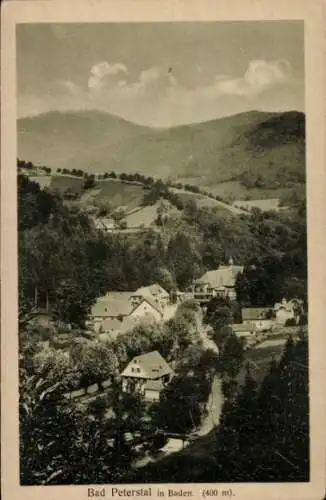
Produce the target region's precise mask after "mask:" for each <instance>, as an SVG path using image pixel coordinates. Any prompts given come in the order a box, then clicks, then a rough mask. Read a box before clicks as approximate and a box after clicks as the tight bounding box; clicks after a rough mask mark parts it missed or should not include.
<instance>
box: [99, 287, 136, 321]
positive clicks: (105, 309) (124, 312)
mask: <svg viewBox="0 0 326 500" xmlns="http://www.w3.org/2000/svg"><path fill="white" fill-rule="evenodd" d="M130 296H131V292H108V293H107V294H106V295H104V296H103V297H100V298H99V299H97V301H96V303H95V304H94V306H93V307H92V316H101V317H110V316H111V317H112V316H115V317H117V316H128V314H130V312H131V310H132V307H131V304H130V303H129V298H130Z"/></svg>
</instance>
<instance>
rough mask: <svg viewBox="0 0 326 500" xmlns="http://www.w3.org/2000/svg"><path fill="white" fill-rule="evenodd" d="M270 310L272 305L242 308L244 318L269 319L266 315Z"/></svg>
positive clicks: (245, 319)
mask: <svg viewBox="0 0 326 500" xmlns="http://www.w3.org/2000/svg"><path fill="white" fill-rule="evenodd" d="M270 310H271V308H270V307H244V308H242V309H241V315H242V320H243V321H252V320H257V319H267V318H266V315H267V313H268V312H269V311H270Z"/></svg>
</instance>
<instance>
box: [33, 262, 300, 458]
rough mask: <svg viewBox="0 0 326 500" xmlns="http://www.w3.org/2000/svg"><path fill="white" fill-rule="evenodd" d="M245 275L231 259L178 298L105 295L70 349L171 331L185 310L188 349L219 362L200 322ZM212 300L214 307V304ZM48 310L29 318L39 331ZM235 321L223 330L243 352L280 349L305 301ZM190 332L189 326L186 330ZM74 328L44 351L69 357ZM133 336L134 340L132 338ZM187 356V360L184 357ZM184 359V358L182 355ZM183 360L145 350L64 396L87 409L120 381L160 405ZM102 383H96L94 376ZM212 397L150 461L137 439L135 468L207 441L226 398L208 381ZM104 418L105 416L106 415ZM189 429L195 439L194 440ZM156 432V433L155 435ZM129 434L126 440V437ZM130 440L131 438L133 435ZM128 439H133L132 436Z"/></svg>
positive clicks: (154, 289)
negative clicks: (192, 425) (190, 317)
mask: <svg viewBox="0 0 326 500" xmlns="http://www.w3.org/2000/svg"><path fill="white" fill-rule="evenodd" d="M242 272H243V266H242V265H235V264H234V262H233V259H232V258H230V259H229V262H228V263H227V264H226V265H222V266H220V267H219V268H218V269H215V270H210V271H207V272H205V273H204V274H203V275H202V276H201V277H199V278H197V279H196V280H194V281H193V283H192V285H191V286H189V287H187V289H186V290H185V291H183V292H181V291H179V290H173V291H172V292H168V291H167V290H165V289H164V288H163V287H162V286H161V285H159V284H158V283H153V284H151V285H148V286H142V287H140V288H138V289H137V290H135V291H108V292H107V293H106V294H105V295H103V296H101V297H98V298H97V299H96V301H95V303H94V304H93V306H92V308H91V311H90V314H89V317H88V320H87V321H86V328H85V331H84V333H83V334H78V335H77V336H74V338H73V343H74V344H79V345H87V344H92V345H94V343H95V344H99V345H104V346H110V345H113V344H114V343H117V342H119V338H121V339H122V338H123V336H124V335H130V332H133V331H135V329H137V327H139V328H140V329H141V328H145V329H146V328H151V329H152V330H153V331H154V332H155V329H160V325H166V324H169V321H171V320H172V319H173V318H175V315H176V314H178V310H180V308H182V307H186V308H187V307H188V308H190V309H193V310H194V311H193V312H194V313H195V317H196V320H195V323H196V326H195V328H194V330H196V331H197V333H198V335H196V336H194V337H193V340H192V341H191V342H190V344H192V345H194V346H195V345H201V349H203V350H204V351H208V352H213V353H215V354H216V355H217V356H218V355H219V348H218V347H217V345H216V343H215V342H214V340H212V327H211V325H210V324H208V323H205V312H206V309H207V306H208V305H209V304H210V303H214V299H222V300H225V299H226V300H228V301H230V303H231V304H237V294H236V279H237V277H238V275H239V274H240V273H242ZM212 301H213V302H212ZM50 310H51V305H50V304H49V303H48V302H46V303H45V304H43V308H42V307H36V308H35V309H34V311H33V313H32V314H31V316H30V317H31V318H32V319H31V320H30V321H31V323H33V324H34V325H35V324H38V325H39V326H42V327H43V328H45V329H47V328H49V314H50ZM239 312H240V314H238V315H237V318H234V319H233V322H232V323H231V324H230V325H228V326H229V328H230V331H232V332H233V333H234V334H235V335H236V337H237V338H238V339H240V341H241V343H242V345H243V349H244V350H248V349H257V350H259V349H260V350H261V352H263V350H264V348H267V349H268V347H273V346H277V347H278V348H282V347H283V346H284V344H285V342H286V339H287V338H288V335H292V336H294V337H295V336H296V335H297V333H298V325H299V323H300V319H301V317H302V315H303V313H304V308H303V301H301V300H299V299H296V298H292V299H288V300H286V299H285V298H280V301H279V302H277V303H275V304H274V306H272V307H240V308H239ZM191 328H193V326H189V329H191ZM70 329H71V327H70V325H69V324H64V325H61V328H60V329H59V332H58V330H56V333H55V334H53V335H51V336H50V338H49V339H48V340H42V341H41V342H40V344H42V349H43V352H46V351H47V349H50V350H53V349H56V350H57V351H58V352H63V353H64V355H65V356H67V357H68V358H69V356H70V352H71V342H72V337H71V332H70V331H69V330H70ZM131 335H132V333H131ZM182 356H184V355H182ZM185 356H186V357H187V353H186V354H185ZM180 363H181V364H182V363H184V360H183V358H181V360H180V359H179V360H178V359H177V358H174V357H171V356H168V358H167V359H166V358H165V357H164V355H162V353H161V352H159V350H157V349H155V350H149V351H148V350H147V351H146V348H145V350H144V352H142V353H141V354H139V355H136V356H134V357H133V358H132V359H129V360H128V361H127V362H125V363H124V367H123V369H122V371H121V372H120V373H115V375H114V377H113V378H112V376H111V375H110V376H109V377H108V378H102V379H101V380H98V382H95V383H91V384H90V385H88V386H85V385H83V387H75V388H72V389H71V390H69V392H66V393H65V394H64V398H65V399H67V400H71V401H76V402H79V403H80V404H82V405H89V404H90V403H92V402H93V401H94V400H96V399H97V398H98V397H101V396H102V395H103V394H106V393H110V391H111V389H112V385H113V381H114V380H119V381H120V382H119V383H120V388H121V390H122V391H123V392H125V393H130V394H133V393H135V392H137V393H138V394H139V395H140V396H141V397H142V399H143V400H144V402H145V404H147V405H151V404H153V403H159V401H160V394H161V393H162V391H164V389H166V388H167V387H168V386H169V384H170V383H171V381H172V380H173V378H174V376H175V375H176V371H175V370H176V369H177V371H178V364H180ZM99 378H101V376H100V377H99ZM210 387H211V389H210V396H209V398H208V399H207V401H206V404H205V411H204V413H203V416H202V418H201V423H200V424H199V426H197V428H196V429H193V430H192V432H190V434H189V433H188V434H183V433H181V434H180V433H175V432H171V431H170V432H166V433H165V436H166V438H168V439H167V440H165V441H164V445H163V446H162V448H161V449H160V454H159V455H157V454H155V456H153V455H150V454H148V452H146V453H145V451H143V452H142V446H143V444H142V438H141V435H138V438H137V439H138V441H139V442H140V444H139V445H138V447H137V449H138V451H139V458H138V460H137V461H136V462H135V467H142V466H144V465H146V464H148V463H149V462H153V461H156V460H159V459H160V458H162V457H164V456H166V455H169V454H171V453H175V452H177V451H179V450H181V449H183V448H184V447H185V446H187V445H189V444H190V443H191V442H192V441H193V440H194V439H196V438H198V437H201V436H204V435H206V434H208V433H209V432H211V431H212V429H214V427H215V426H216V424H217V422H218V418H219V415H220V413H221V410H222V406H223V401H224V396H223V393H222V390H221V379H220V377H219V376H218V375H216V374H215V375H214V376H213V379H212V380H211V386H210ZM108 415H110V410H109V413H108ZM194 430H196V432H195V433H194ZM158 431H159V430H158ZM129 435H130V434H128V433H127V435H126V436H127V437H128V436H129ZM133 438H134V436H133ZM129 439H132V436H131V435H130V437H129Z"/></svg>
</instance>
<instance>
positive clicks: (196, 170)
mask: <svg viewBox="0 0 326 500" xmlns="http://www.w3.org/2000/svg"><path fill="white" fill-rule="evenodd" d="M17 127H18V154H19V156H20V157H21V158H28V159H30V160H31V161H33V162H34V163H36V164H45V165H47V166H49V167H51V168H52V169H55V170H56V169H57V168H61V169H64V168H68V169H70V170H72V169H83V170H85V171H86V172H88V173H95V172H103V173H104V172H108V171H110V170H115V171H117V172H127V173H131V172H132V173H134V172H142V173H144V174H147V175H148V174H149V175H152V176H154V177H156V178H159V177H161V178H165V179H167V178H172V179H173V180H179V179H180V180H182V182H187V180H188V179H191V180H192V183H195V184H198V185H202V186H214V185H215V186H216V185H218V184H219V183H223V182H235V181H237V182H239V183H240V186H242V188H241V191H240V195H242V196H249V197H251V196H255V197H257V190H258V192H259V190H261V193H262V197H266V191H268V192H269V196H270V197H275V192H274V194H273V193H270V191H271V190H272V191H273V190H274V191H275V190H281V191H280V192H283V191H284V188H285V189H286V190H290V189H300V188H302V186H304V182H305V117H304V115H303V114H302V113H297V112H288V113H263V112H256V111H252V112H248V113H242V114H239V115H234V116H231V117H226V118H221V119H218V120H212V121H208V122H204V123H200V124H193V125H184V126H178V127H172V128H169V129H153V128H148V127H141V126H139V125H135V124H132V123H129V122H126V121H125V120H122V119H121V118H118V117H115V116H112V115H109V114H106V113H101V112H97V111H87V112H69V113H68V112H67V113H58V112H50V113H47V114H44V115H39V116H35V117H30V118H24V119H21V120H19V121H18V123H17ZM252 189H254V190H256V191H254V192H253V193H252V194H251V190H252ZM231 194H232V193H231ZM237 194H239V193H238V190H237ZM276 194H277V195H278V194H279V191H277V192H276ZM258 197H259V196H258Z"/></svg>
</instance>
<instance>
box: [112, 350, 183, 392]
mask: <svg viewBox="0 0 326 500" xmlns="http://www.w3.org/2000/svg"><path fill="white" fill-rule="evenodd" d="M173 374H174V372H173V370H172V368H171V367H170V366H169V365H168V363H167V362H166V361H165V359H164V358H163V357H162V356H161V354H160V353H159V352H158V351H152V352H147V353H146V354H141V355H140V356H135V357H134V358H133V359H132V360H131V361H130V363H129V364H128V365H127V366H126V368H125V369H124V370H123V372H122V373H121V379H122V390H123V391H125V392H134V391H140V392H141V394H143V395H144V398H145V400H147V401H158V400H159V398H160V392H161V391H162V390H163V389H164V387H165V386H166V385H167V384H168V383H169V382H170V380H171V378H172V377H173Z"/></svg>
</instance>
